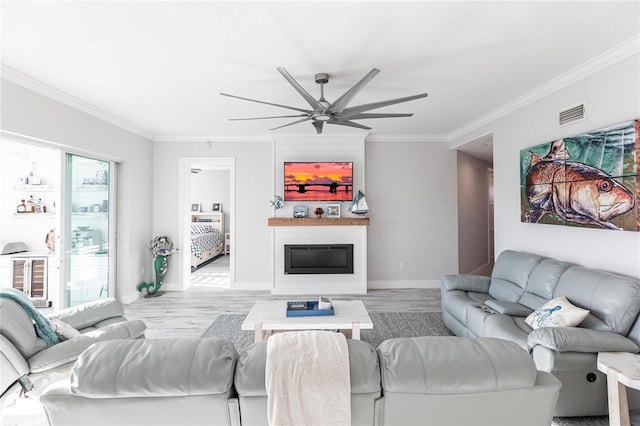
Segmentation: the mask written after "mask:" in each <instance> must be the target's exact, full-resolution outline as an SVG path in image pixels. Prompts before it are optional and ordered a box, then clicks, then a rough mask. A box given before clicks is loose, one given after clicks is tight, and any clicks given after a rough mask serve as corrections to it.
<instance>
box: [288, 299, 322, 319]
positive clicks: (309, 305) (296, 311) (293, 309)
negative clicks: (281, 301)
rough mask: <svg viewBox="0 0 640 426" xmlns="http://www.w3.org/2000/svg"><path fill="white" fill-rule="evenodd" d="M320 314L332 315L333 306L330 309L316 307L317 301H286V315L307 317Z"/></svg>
mask: <svg viewBox="0 0 640 426" xmlns="http://www.w3.org/2000/svg"><path fill="white" fill-rule="evenodd" d="M320 315H333V308H331V309H318V301H317V300H310V301H306V302H305V301H301V302H299V301H296V302H287V316H288V317H309V316H320Z"/></svg>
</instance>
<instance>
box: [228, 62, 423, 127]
mask: <svg viewBox="0 0 640 426" xmlns="http://www.w3.org/2000/svg"><path fill="white" fill-rule="evenodd" d="M277 70H278V72H279V73H280V74H282V76H283V77H284V78H285V79H286V80H287V81H288V82H289V84H291V85H292V86H293V88H294V89H296V91H297V92H298V93H299V94H300V95H302V97H303V98H304V99H305V101H307V102H308V103H309V105H311V108H312V109H303V108H297V107H292V106H287V105H280V104H274V103H272V102H265V101H259V100H256V99H249V98H244V97H241V96H235V95H229V94H227V93H220V94H221V95H222V96H228V97H230V98H236V99H242V100H245V101H251V102H257V103H260V104H267V105H273V106H277V107H281V108H287V109H291V110H294V111H298V112H301V113H302V114H298V115H283V116H278V117H256V118H232V119H230V120H232V121H237V120H260V119H265V118H288V117H291V118H293V117H301V118H300V119H298V120H296V121H294V122H292V123H288V124H285V125H282V126H278V127H274V128H272V129H269V130H275V129H280V128H282V127H287V126H291V125H293V124H298V123H302V122H305V121H309V120H311V124H313V127H315V129H316V133H317V134H320V133H322V127H323V125H324V123H327V124H337V125H340V126H347V127H355V128H358V129H364V130H371V127H367V126H364V125H362V124H358V123H355V122H353V121H351V120H364V119H371V118H393V117H411V116H412V115H413V114H391V113H373V114H371V113H367V112H366V111H371V110H373V109H377V108H382V107H385V106H389V105H395V104H399V103H402V102H408V101H413V100H415V99H420V98H426V97H427V94H426V93H421V94H419V95H413V96H406V97H403V98H397V99H390V100H387V101H381V102H372V103H368V104H363V105H358V106H354V107H350V108H347V105H348V104H349V102H351V101H352V100H353V98H354V97H355V96H356V95H357V94H358V93H359V92H360V90H362V88H363V87H364V86H366V85H367V84H368V83H369V82H370V81H371V80H373V78H374V77H375V76H376V75H378V73H379V72H380V70H379V69H377V68H373V69H372V70H371V71H369V73H368V74H367V75H365V76H364V77H363V78H362V79H361V80H360V81H359V82H357V83H356V84H355V85H354V86H353V87H351V88H350V89H349V90H347V92H345V93H344V94H343V95H342V96H340V97H339V98H338V99H337V100H335V101H334V102H328V101H327V100H326V99H325V98H324V85H325V84H326V83H328V82H329V74H327V73H319V74H316V75H315V82H316V83H318V84H319V85H320V99H318V100H316V99H315V98H314V97H313V96H312V95H311V94H310V93H309V92H307V91H306V90H305V89H304V88H303V87H302V86H301V85H300V84H299V83H298V82H297V81H296V80H294V78H293V77H292V76H291V74H289V73H288V72H287V70H285V69H284V68H282V67H280V68H277Z"/></svg>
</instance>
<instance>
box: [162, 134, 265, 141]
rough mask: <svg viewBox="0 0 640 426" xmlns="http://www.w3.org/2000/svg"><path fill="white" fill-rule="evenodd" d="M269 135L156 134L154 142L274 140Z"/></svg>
mask: <svg viewBox="0 0 640 426" xmlns="http://www.w3.org/2000/svg"><path fill="white" fill-rule="evenodd" d="M273 140H274V138H273V137H272V136H269V135H233V136H193V135H171V134H165V135H156V136H154V137H153V141H154V142H212V143H213V142H273Z"/></svg>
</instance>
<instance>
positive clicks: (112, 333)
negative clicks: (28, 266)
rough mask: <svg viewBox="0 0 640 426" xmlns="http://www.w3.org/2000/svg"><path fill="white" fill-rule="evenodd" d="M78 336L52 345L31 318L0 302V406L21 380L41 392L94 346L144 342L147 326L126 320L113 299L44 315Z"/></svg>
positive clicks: (14, 305)
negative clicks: (140, 340)
mask: <svg viewBox="0 0 640 426" xmlns="http://www.w3.org/2000/svg"><path fill="white" fill-rule="evenodd" d="M48 318H49V319H55V320H60V321H62V322H64V323H66V324H68V325H70V326H72V327H73V328H75V329H76V330H78V331H79V332H80V335H79V336H76V337H72V338H70V339H68V340H65V341H63V342H60V343H57V344H55V345H52V346H47V344H46V343H45V342H44V340H42V339H41V338H39V337H38V336H37V335H36V332H35V329H34V326H33V321H32V319H31V317H29V315H28V314H27V313H26V312H25V311H24V309H22V307H20V305H19V304H18V303H16V302H15V301H13V300H11V299H7V298H0V408H1V407H2V405H3V404H4V403H5V402H6V400H7V399H8V398H9V397H12V396H13V395H14V394H15V393H16V391H17V390H18V389H19V387H20V386H19V383H18V380H19V379H21V378H26V379H28V380H29V381H30V382H32V383H33V384H34V385H35V389H34V391H33V392H32V394H37V393H38V391H41V390H42V389H43V388H44V387H45V386H46V384H47V383H48V381H49V380H54V379H56V378H59V377H61V375H58V374H56V373H60V374H63V373H66V374H67V375H68V372H69V369H70V368H71V366H72V365H73V363H74V362H75V360H76V359H77V358H78V356H79V355H80V354H81V353H82V351H84V350H85V349H87V348H88V347H89V346H91V345H92V344H93V343H96V342H100V341H105V340H111V339H137V338H143V337H144V332H145V330H146V326H145V324H144V322H142V321H140V320H133V321H127V319H126V318H125V317H124V309H123V306H122V304H121V303H120V302H118V301H116V300H115V299H102V300H99V301H96V302H91V303H87V304H84V305H81V306H77V307H73V308H68V309H62V310H59V311H57V312H55V313H53V314H50V315H48Z"/></svg>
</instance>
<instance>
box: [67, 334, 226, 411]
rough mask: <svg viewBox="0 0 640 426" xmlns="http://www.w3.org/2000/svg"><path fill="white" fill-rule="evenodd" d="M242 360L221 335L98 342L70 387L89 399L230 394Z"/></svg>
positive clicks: (85, 354) (75, 370) (81, 359)
mask: <svg viewBox="0 0 640 426" xmlns="http://www.w3.org/2000/svg"><path fill="white" fill-rule="evenodd" d="M62 344H63V343H61V345H62ZM237 358H238V354H237V353H236V350H235V348H234V347H233V343H231V342H229V341H228V340H223V339H219V338H216V337H212V338H208V339H196V338H181V339H156V340H153V339H149V340H144V339H140V340H109V341H106V342H98V343H95V344H93V345H92V346H90V347H89V348H88V349H87V350H85V351H84V352H83V353H82V354H81V355H80V356H79V357H78V360H77V361H76V363H75V364H74V366H73V370H72V373H71V380H70V389H71V393H72V394H74V395H77V396H83V397H85V398H129V397H162V396H170V397H179V396H192V395H216V394H227V393H228V392H230V390H231V388H232V386H233V372H234V370H235V367H236V360H237Z"/></svg>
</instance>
